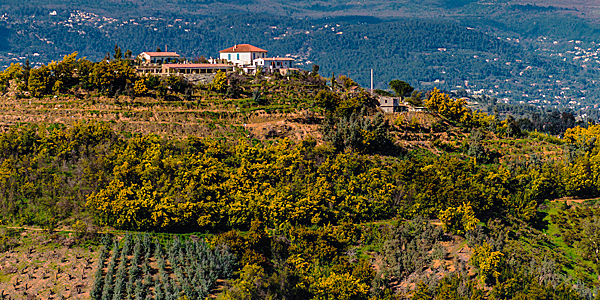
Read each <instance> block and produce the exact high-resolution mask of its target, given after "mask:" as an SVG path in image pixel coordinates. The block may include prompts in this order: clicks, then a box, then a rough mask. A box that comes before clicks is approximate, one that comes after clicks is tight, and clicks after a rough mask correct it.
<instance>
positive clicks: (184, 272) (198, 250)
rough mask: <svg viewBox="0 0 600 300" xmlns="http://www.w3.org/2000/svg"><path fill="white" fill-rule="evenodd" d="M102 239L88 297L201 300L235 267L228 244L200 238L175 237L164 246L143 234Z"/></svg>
mask: <svg viewBox="0 0 600 300" xmlns="http://www.w3.org/2000/svg"><path fill="white" fill-rule="evenodd" d="M102 242H103V246H102V248H101V250H100V260H99V261H98V267H97V269H96V274H95V281H94V285H93V287H92V291H91V294H90V296H91V299H98V300H111V299H114V300H120V299H163V300H170V299H173V300H175V299H181V297H182V296H186V297H187V298H188V299H204V298H206V297H207V296H208V294H209V292H210V290H211V289H212V288H213V287H214V285H215V284H216V281H217V279H219V278H220V279H226V278H228V277H229V276H231V275H232V272H233V267H234V265H235V257H234V256H233V255H232V254H231V253H230V252H229V251H228V250H227V248H226V247H224V246H223V245H216V246H214V247H211V246H209V245H207V244H206V242H205V241H204V240H200V241H198V242H194V241H191V240H189V239H184V240H180V239H179V238H177V237H176V238H174V239H173V240H172V241H170V242H167V244H166V245H163V244H162V243H161V242H160V241H158V240H157V239H155V238H152V237H150V236H149V235H147V234H146V235H137V236H135V237H134V236H132V235H126V236H125V237H124V238H123V239H122V240H120V241H119V240H118V239H114V240H113V239H112V238H111V237H110V236H108V235H106V236H104V238H103V241H102ZM111 253H112V254H111ZM109 254H110V259H108V260H107V258H108V255H109ZM130 256H131V258H130ZM154 261H156V267H153V266H151V263H153V262H154ZM167 264H168V265H167ZM152 265H154V264H152ZM105 267H106V272H104V268H105ZM173 275H174V276H173Z"/></svg>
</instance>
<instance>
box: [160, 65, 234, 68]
mask: <svg viewBox="0 0 600 300" xmlns="http://www.w3.org/2000/svg"><path fill="white" fill-rule="evenodd" d="M163 67H165V68H172V69H211V68H233V65H227V64H163Z"/></svg>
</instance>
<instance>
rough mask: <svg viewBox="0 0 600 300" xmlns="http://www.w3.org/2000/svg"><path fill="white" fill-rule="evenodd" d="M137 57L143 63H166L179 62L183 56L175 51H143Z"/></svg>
mask: <svg viewBox="0 0 600 300" xmlns="http://www.w3.org/2000/svg"><path fill="white" fill-rule="evenodd" d="M137 58H138V59H139V60H140V62H141V63H142V64H166V63H176V62H179V59H180V58H181V56H180V55H179V54H177V53H175V52H142V53H140V55H138V56H137Z"/></svg>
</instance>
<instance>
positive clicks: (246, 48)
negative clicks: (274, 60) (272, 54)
mask: <svg viewBox="0 0 600 300" xmlns="http://www.w3.org/2000/svg"><path fill="white" fill-rule="evenodd" d="M227 52H264V53H267V52H268V51H267V50H265V49H260V48H258V47H255V46H252V45H250V44H239V45H235V46H233V47H230V48H227V49H225V50H221V51H219V53H227Z"/></svg>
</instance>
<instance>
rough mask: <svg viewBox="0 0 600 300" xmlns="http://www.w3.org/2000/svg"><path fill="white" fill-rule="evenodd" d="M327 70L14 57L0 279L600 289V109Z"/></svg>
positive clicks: (497, 295) (246, 289) (60, 288)
mask: <svg viewBox="0 0 600 300" xmlns="http://www.w3.org/2000/svg"><path fill="white" fill-rule="evenodd" d="M415 22H416V21H415ZM417 24H419V23H417ZM440 30H441V29H440ZM460 38H461V37H460V36H458V37H456V39H457V40H460ZM498 45H500V44H498ZM481 47H484V46H481ZM511 49H512V48H511V47H507V48H506V49H505V50H506V51H511ZM117 52H118V51H117ZM115 54H116V53H115ZM115 56H117V55H115ZM319 72H320V71H318V70H316V69H315V70H314V71H311V72H306V71H301V72H297V73H292V74H289V75H286V76H282V75H279V73H276V74H267V73H259V74H258V75H244V74H238V73H233V72H231V73H229V74H225V73H217V74H216V75H215V77H214V79H213V81H212V82H210V83H206V84H195V85H194V84H190V83H189V82H187V81H185V80H183V79H182V78H180V77H177V76H162V77H160V76H140V75H138V74H136V73H135V72H134V69H133V67H132V66H131V62H130V61H128V60H123V59H120V58H114V59H110V60H108V61H104V60H103V61H98V62H94V61H90V60H88V59H84V58H81V57H78V56H77V55H75V54H71V55H68V56H65V57H64V58H63V59H62V60H60V61H58V62H54V63H52V64H49V65H48V66H43V67H40V68H37V69H32V68H27V66H24V67H21V66H19V65H13V66H11V67H9V68H8V69H6V70H4V71H2V72H1V73H0V89H1V90H2V92H3V95H2V98H1V100H2V101H1V103H2V104H1V108H2V112H1V113H0V124H1V125H2V127H1V129H2V133H0V251H1V255H0V262H1V263H0V266H1V269H0V297H2V298H4V299H6V298H7V297H10V298H11V299H28V297H31V296H32V295H34V294H35V295H37V297H39V298H42V299H50V298H57V297H59V296H63V297H67V298H70V299H77V298H81V297H88V296H89V297H90V298H92V299H148V298H153V299H180V298H181V297H188V298H192V299H198V298H205V297H207V296H208V297H216V298H217V299H268V298H273V299H284V298H285V299H359V300H366V299H474V298H478V299H516V298H519V297H525V295H526V296H527V297H528V298H529V299H549V298H550V299H585V300H592V299H595V298H594V297H596V295H597V293H598V287H599V286H600V281H599V279H598V274H599V273H600V270H598V269H597V268H596V265H597V261H598V257H597V256H595V254H594V253H597V252H596V250H597V247H596V246H595V244H594V241H596V240H597V239H598V236H597V232H599V231H598V228H600V222H599V221H598V217H597V214H598V209H599V208H598V201H597V200H596V199H597V198H598V197H600V181H598V180H596V179H597V178H600V177H599V176H600V175H599V174H600V171H599V170H600V167H599V166H598V164H599V162H600V159H599V157H600V156H599V155H600V154H599V153H600V152H599V150H598V149H600V148H598V146H597V145H596V140H597V138H598V137H600V136H599V132H600V127H599V126H598V125H593V124H586V123H583V122H578V121H577V120H576V119H575V117H574V115H573V114H571V113H568V112H557V111H554V112H545V111H542V110H530V109H529V108H528V107H524V106H510V105H506V104H501V103H493V101H492V100H491V99H488V98H485V99H484V98H481V97H480V98H455V97H451V96H450V95H449V94H446V93H444V92H442V91H440V90H439V89H432V90H430V91H428V92H427V93H423V94H419V93H418V92H416V93H409V92H406V91H405V92H406V94H410V96H408V95H406V96H404V100H406V101H409V102H410V103H413V104H412V105H409V106H407V107H406V109H407V111H403V112H398V113H394V114H383V113H382V111H381V110H380V106H379V100H378V98H377V96H376V95H374V94H371V93H369V92H367V91H366V90H364V89H363V88H362V87H360V86H358V85H357V84H356V82H355V81H354V80H353V79H352V78H350V77H347V76H345V75H339V74H338V76H336V77H335V78H330V77H329V75H328V74H323V75H319ZM321 74H322V73H321ZM27 75H28V76H27ZM107 78H108V79H107ZM378 92H379V93H383V92H382V91H378ZM467 100H468V101H467ZM415 106H419V107H420V106H423V107H425V108H415ZM483 107H485V108H486V109H485V110H486V111H489V112H490V113H489V114H488V113H484V112H481V111H480V110H476V108H483ZM495 111H497V113H496V112H495ZM500 112H501V113H500ZM511 112H520V113H519V116H518V117H516V118H515V117H513V116H512V115H510V113H511ZM578 125H584V127H581V126H578ZM559 136H560V137H559ZM27 260H32V263H30V264H26V263H25V261H27ZM73 280H76V286H72V284H71V285H70V283H72V281H73ZM5 295H7V296H5Z"/></svg>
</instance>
